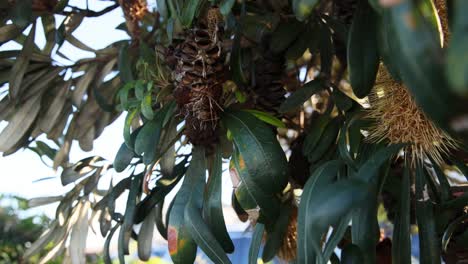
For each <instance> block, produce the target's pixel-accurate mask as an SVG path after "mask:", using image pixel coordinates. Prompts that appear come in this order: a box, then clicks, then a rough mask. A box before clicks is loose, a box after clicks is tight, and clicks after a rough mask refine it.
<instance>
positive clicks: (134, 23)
mask: <svg viewBox="0 0 468 264" xmlns="http://www.w3.org/2000/svg"><path fill="white" fill-rule="evenodd" d="M119 4H120V6H121V7H122V10H123V13H124V16H125V21H126V24H127V28H128V31H129V33H130V35H132V37H134V38H138V36H139V35H140V29H139V26H138V22H139V21H140V20H141V19H142V18H143V17H144V16H145V15H146V14H147V13H148V4H147V2H146V0H119Z"/></svg>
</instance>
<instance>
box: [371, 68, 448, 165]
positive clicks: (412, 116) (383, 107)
mask: <svg viewBox="0 0 468 264" xmlns="http://www.w3.org/2000/svg"><path fill="white" fill-rule="evenodd" d="M369 101H370V105H371V107H370V108H369V109H368V114H367V116H368V118H370V119H372V120H374V121H375V122H374V125H373V126H372V127H370V130H369V137H368V138H369V140H370V141H373V142H380V141H382V140H387V141H388V142H389V143H390V144H398V143H409V144H410V145H409V146H408V147H406V148H405V152H406V154H407V155H406V156H407V157H410V158H411V161H412V163H413V164H414V162H415V161H416V160H420V161H424V160H425V159H426V158H429V157H431V158H432V159H433V160H434V161H435V162H437V163H442V162H443V156H445V155H447V154H448V153H449V152H450V151H451V150H453V149H456V148H457V143H456V141H455V140H454V139H453V138H452V137H451V136H450V135H449V134H447V133H446V132H445V131H443V130H442V129H440V128H438V127H437V126H436V125H435V124H434V123H433V122H432V121H431V120H430V119H429V118H428V117H427V116H426V115H425V114H424V112H423V111H421V110H420V109H419V108H418V106H417V104H416V102H415V101H414V99H413V97H412V96H411V94H410V93H409V92H408V90H407V88H406V87H405V86H404V85H403V84H401V83H398V82H396V81H395V80H393V79H392V77H391V75H390V73H389V72H388V71H387V69H386V68H385V67H384V66H383V65H381V66H380V69H379V72H378V74H377V80H376V82H375V86H374V88H373V90H372V92H371V94H370V95H369Z"/></svg>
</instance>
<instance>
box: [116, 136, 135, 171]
mask: <svg viewBox="0 0 468 264" xmlns="http://www.w3.org/2000/svg"><path fill="white" fill-rule="evenodd" d="M133 155H134V154H133V150H131V149H130V148H129V147H128V146H127V144H125V142H124V143H122V145H121V146H120V148H119V150H118V151H117V155H116V156H115V159H114V169H115V171H116V172H122V171H124V170H125V169H126V168H127V167H128V165H130V162H132V159H133Z"/></svg>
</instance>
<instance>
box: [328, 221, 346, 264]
mask: <svg viewBox="0 0 468 264" xmlns="http://www.w3.org/2000/svg"><path fill="white" fill-rule="evenodd" d="M350 221H351V214H348V215H346V216H345V217H343V218H342V219H341V220H340V222H339V223H338V224H337V225H336V226H334V227H333V232H332V234H331V235H330V237H329V239H328V241H327V243H326V244H325V248H324V250H323V259H324V260H325V261H328V260H329V259H330V258H331V257H332V255H333V252H334V251H335V249H336V247H337V246H338V244H339V243H340V242H341V241H342V239H343V236H344V235H345V233H346V230H347V229H348V227H349V224H350Z"/></svg>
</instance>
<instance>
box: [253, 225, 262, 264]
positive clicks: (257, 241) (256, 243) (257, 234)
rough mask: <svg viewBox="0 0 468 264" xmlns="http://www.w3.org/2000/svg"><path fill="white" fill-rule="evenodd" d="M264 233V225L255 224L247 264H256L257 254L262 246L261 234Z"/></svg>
mask: <svg viewBox="0 0 468 264" xmlns="http://www.w3.org/2000/svg"><path fill="white" fill-rule="evenodd" d="M264 232H265V225H264V224H262V223H257V224H256V225H255V228H254V232H253V234H252V241H251V242H250V248H249V264H257V259H258V252H259V251H260V246H261V245H262V239H263V233H264Z"/></svg>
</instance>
